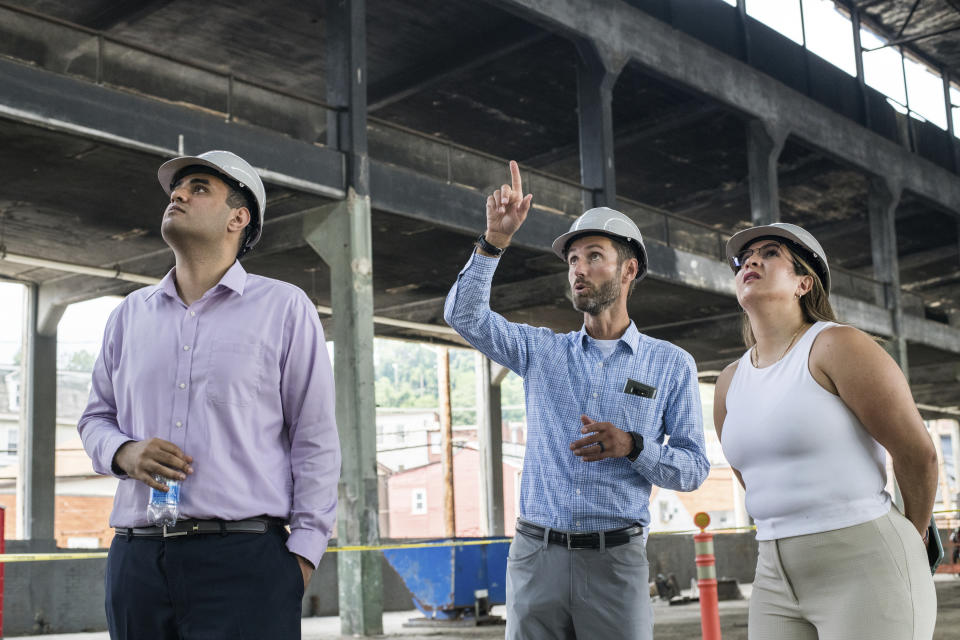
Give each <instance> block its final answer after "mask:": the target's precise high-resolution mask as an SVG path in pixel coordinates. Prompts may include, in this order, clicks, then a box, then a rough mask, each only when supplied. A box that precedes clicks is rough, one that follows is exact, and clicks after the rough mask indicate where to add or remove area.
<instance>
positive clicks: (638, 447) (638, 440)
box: [627, 431, 643, 462]
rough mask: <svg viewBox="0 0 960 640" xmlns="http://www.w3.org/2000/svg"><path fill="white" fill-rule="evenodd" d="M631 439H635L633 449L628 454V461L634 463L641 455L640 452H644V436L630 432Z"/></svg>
mask: <svg viewBox="0 0 960 640" xmlns="http://www.w3.org/2000/svg"><path fill="white" fill-rule="evenodd" d="M629 433H630V437H631V438H633V449H630V453H628V454H627V460H629V461H630V462H633V461H634V460H636V459H637V456H639V455H640V452H641V451H643V436H642V435H640V434H639V433H637V432H635V431H630V432H629Z"/></svg>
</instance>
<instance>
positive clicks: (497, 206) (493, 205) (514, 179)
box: [478, 160, 533, 257]
mask: <svg viewBox="0 0 960 640" xmlns="http://www.w3.org/2000/svg"><path fill="white" fill-rule="evenodd" d="M510 180H511V184H504V185H501V186H500V188H499V189H497V190H496V191H494V192H493V193H492V194H490V195H489V196H487V230H486V232H485V233H484V236H485V237H486V239H487V242H489V243H490V244H492V245H493V246H495V247H499V248H500V249H506V248H507V247H508V246H510V240H511V239H512V238H513V234H515V233H516V232H517V230H518V229H519V228H520V226H521V225H523V221H524V220H526V219H527V212H528V211H530V203H531V202H532V201H533V194H532V193H528V194H527V195H523V180H522V179H521V177H520V166H519V165H518V164H517V163H516V162H515V161H513V160H511V161H510ZM478 251H479V252H480V253H481V254H483V255H486V256H490V257H496V256H494V255H493V254H491V253H487V252H485V251H483V250H482V249H481V250H478Z"/></svg>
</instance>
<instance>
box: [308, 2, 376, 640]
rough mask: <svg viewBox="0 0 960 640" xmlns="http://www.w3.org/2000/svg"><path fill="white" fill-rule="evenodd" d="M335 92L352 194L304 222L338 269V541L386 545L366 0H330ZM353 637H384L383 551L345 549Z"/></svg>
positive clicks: (335, 130) (340, 561)
mask: <svg viewBox="0 0 960 640" xmlns="http://www.w3.org/2000/svg"><path fill="white" fill-rule="evenodd" d="M324 24H325V27H326V32H325V34H324V43H325V47H326V55H325V60H326V97H327V103H328V104H330V105H332V106H333V107H336V108H337V111H336V113H333V114H331V119H330V121H329V122H328V124H329V125H330V126H328V131H327V144H328V145H329V146H333V147H335V148H337V149H338V150H339V151H342V152H343V153H344V158H345V161H346V191H347V196H346V199H345V200H344V201H342V202H339V203H335V204H332V205H329V206H327V207H323V208H321V209H320V210H319V211H318V212H316V213H314V214H311V215H309V216H307V217H305V218H304V238H305V239H306V241H307V243H308V244H309V245H310V246H311V247H312V248H313V249H314V251H316V252H317V253H318V254H319V255H320V257H321V258H323V260H324V262H326V263H327V264H328V265H329V266H330V277H331V287H332V296H331V307H332V308H333V313H334V316H335V318H339V319H342V321H341V320H335V321H334V331H333V340H334V377H335V378H336V380H337V427H338V429H339V431H340V445H341V448H342V450H343V463H342V464H343V466H342V471H341V474H340V492H339V494H340V503H339V507H338V513H337V516H338V517H337V532H338V534H337V537H338V542H339V543H340V544H341V545H377V544H379V543H380V532H379V527H378V518H377V515H378V499H377V498H378V492H377V483H378V480H377V439H376V408H375V406H374V397H375V396H374V377H373V251H372V237H371V222H370V168H369V164H370V163H369V157H368V155H367V59H366V2H365V0H326V20H325V22H324ZM337 576H338V578H337V584H338V588H339V594H340V628H341V632H342V633H343V634H344V635H376V634H381V633H383V579H382V575H381V558H380V554H379V553H368V552H346V553H339V554H337Z"/></svg>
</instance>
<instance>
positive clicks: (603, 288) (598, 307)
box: [570, 276, 621, 316]
mask: <svg viewBox="0 0 960 640" xmlns="http://www.w3.org/2000/svg"><path fill="white" fill-rule="evenodd" d="M620 289H621V285H620V278H619V277H617V276H612V277H610V278H609V279H607V280H603V281H601V282H592V283H590V282H587V281H586V278H578V279H577V280H575V281H574V283H573V285H572V286H571V288H570V291H571V293H572V294H573V308H574V309H576V310H577V311H579V312H581V313H589V314H590V315H592V316H595V315H599V314H600V313H602V312H603V311H605V310H606V309H608V308H609V307H610V305H612V304H613V303H614V302H616V301H617V298H619V297H620Z"/></svg>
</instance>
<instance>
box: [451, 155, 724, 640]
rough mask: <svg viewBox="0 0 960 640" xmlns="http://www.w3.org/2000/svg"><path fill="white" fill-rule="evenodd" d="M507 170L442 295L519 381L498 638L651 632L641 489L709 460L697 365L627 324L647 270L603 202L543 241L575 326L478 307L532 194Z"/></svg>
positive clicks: (690, 476) (670, 482)
mask: <svg viewBox="0 0 960 640" xmlns="http://www.w3.org/2000/svg"><path fill="white" fill-rule="evenodd" d="M510 172H511V175H512V185H507V184H504V185H503V186H501V187H500V189H497V190H496V191H494V192H493V195H491V196H490V197H488V198H487V229H486V232H485V233H484V235H482V236H480V238H479V239H478V240H477V248H476V251H475V252H474V253H473V254H472V255H471V256H470V259H469V260H468V261H467V265H466V266H465V267H464V268H463V270H462V271H461V272H460V274H459V276H458V277H457V282H456V283H455V284H454V286H453V288H452V289H451V290H450V293H449V295H448V296H447V301H446V305H445V307H444V319H446V321H447V323H449V324H450V326H452V327H453V328H455V329H456V330H457V332H458V333H459V334H460V335H461V336H463V337H464V338H465V339H466V340H467V341H468V342H469V343H470V344H471V345H473V346H474V347H475V348H476V349H478V350H479V351H480V352H482V353H483V354H485V355H486V356H487V357H489V358H490V359H491V360H494V361H496V362H498V363H500V364H502V365H503V366H505V367H509V368H510V369H511V370H512V371H514V372H515V373H517V375H519V376H521V377H523V379H524V390H525V394H526V403H527V452H526V456H525V457H524V462H523V479H522V483H521V489H520V518H519V519H518V520H517V534H518V535H516V536H515V537H514V539H513V543H512V544H511V545H510V554H509V558H508V562H507V634H506V637H507V638H508V639H521V638H522V639H524V640H528V639H532V640H540V639H544V640H546V639H550V640H555V639H557V638H580V639H584V638H605V639H606V638H629V639H638V640H639V639H643V640H649V639H651V638H652V637H653V615H652V611H651V609H650V595H649V587H648V584H647V580H648V572H649V565H648V563H647V556H646V547H645V542H646V533H647V531H646V527H647V525H648V524H649V522H650V514H649V510H648V508H647V507H648V503H649V497H650V489H651V485H653V484H656V485H658V486H661V487H664V488H667V489H673V490H676V491H693V490H694V489H696V488H697V487H698V486H700V484H701V483H702V482H703V480H704V479H705V478H706V477H707V472H708V471H709V468H710V463H709V462H708V461H707V457H706V454H705V451H704V443H703V425H702V416H701V409H700V394H699V390H698V387H697V371H696V365H695V364H694V362H693V358H692V357H690V355H689V354H688V353H686V352H685V351H683V350H682V349H680V348H679V347H676V346H674V345H672V344H670V343H668V342H664V341H662V340H656V339H654V338H650V337H648V336H645V335H643V334H641V333H640V332H639V331H637V327H636V325H634V323H633V322H632V321H631V320H630V317H629V315H628V314H627V299H628V298H629V296H630V294H631V292H632V290H633V287H634V286H635V285H636V283H637V281H638V280H639V279H640V278H642V277H643V276H644V275H645V274H646V271H647V255H646V249H645V247H644V245H643V239H642V237H641V235H640V231H639V229H638V228H637V226H636V225H635V224H634V223H633V221H632V220H630V218H628V217H627V216H625V215H623V214H622V213H620V212H618V211H614V210H613V209H608V208H606V207H598V208H595V209H590V210H589V211H587V212H586V213H584V214H583V215H582V216H580V217H579V218H578V219H577V220H576V221H575V222H574V223H573V226H571V228H570V231H569V232H568V233H565V234H563V235H561V236H560V237H559V238H557V239H556V240H555V241H554V243H553V250H554V252H555V253H557V255H559V256H560V257H561V258H563V259H564V260H565V261H566V262H567V266H568V279H569V282H570V293H571V297H572V299H573V306H574V308H575V309H576V310H577V311H580V312H582V313H583V327H582V328H581V329H580V331H575V332H571V333H568V334H557V333H554V332H553V331H551V330H550V329H547V328H543V327H531V326H529V325H525V324H516V323H512V322H508V321H507V320H506V319H505V318H504V317H503V316H501V315H499V314H497V313H495V312H493V311H491V310H490V282H491V280H492V279H493V273H494V270H495V269H496V266H497V263H498V262H499V258H500V254H502V253H503V250H504V249H505V248H506V247H507V246H509V244H510V239H511V238H512V237H513V235H514V234H515V233H516V231H517V230H518V229H519V228H520V225H522V224H523V221H524V219H525V218H526V216H527V212H528V211H529V209H530V202H531V200H532V196H531V195H527V196H524V195H523V188H522V181H521V177H520V169H519V167H518V166H517V163H515V162H511V163H510ZM665 436H666V437H669V442H668V443H665V442H664V440H665Z"/></svg>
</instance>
